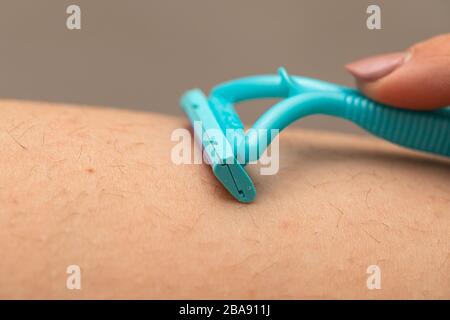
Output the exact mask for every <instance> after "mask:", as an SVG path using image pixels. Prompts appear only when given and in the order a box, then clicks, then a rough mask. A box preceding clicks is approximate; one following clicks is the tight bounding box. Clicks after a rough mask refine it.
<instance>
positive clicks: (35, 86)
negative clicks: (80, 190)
mask: <svg viewBox="0 0 450 320" xmlns="http://www.w3.org/2000/svg"><path fill="white" fill-rule="evenodd" d="M70 4H76V5H79V6H80V7H81V13H82V14H81V21H82V22H81V26H82V28H81V30H73V31H71V30H68V29H67V28H66V19H67V17H68V15H67V14H66V8H67V6H69V5H70ZM370 4H377V5H379V6H380V7H381V21H382V30H368V29H367V27H366V19H367V17H368V15H367V13H366V8H367V7H368V6H369V5H370ZM449 15H450V1H448V0H427V1H419V0H387V1H375V0H373V1H365V0H346V1H335V0H226V1H225V0H221V1H208V0H185V1H180V0H128V1H124V0H122V1H116V0H95V1H92V0H77V1H76V0H73V1H66V0H1V4H0V57H1V58H0V98H14V99H28V100H44V101H55V102H66V103H76V104H87V105H100V106H110V107H117V108H129V109H137V110H145V111H151V112H162V113H167V114H173V115H180V116H181V115H182V112H181V111H180V108H179V106H178V99H179V96H180V95H181V94H182V93H183V91H185V90H187V89H190V88H193V87H199V88H202V89H203V90H206V91H208V90H209V89H210V88H211V87H212V86H214V85H215V84H218V83H220V82H222V81H225V80H229V79H232V78H236V77H241V76H247V75H253V74H261V73H275V72H276V70H277V68H278V67H279V66H285V67H286V68H287V70H288V72H289V73H291V74H296V75H303V76H309V77H317V78H320V79H323V80H327V81H333V82H337V83H340V84H345V85H353V79H352V78H351V76H350V75H348V74H347V73H346V72H345V70H344V68H343V66H344V64H346V63H348V62H350V61H352V60H355V59H358V58H361V57H365V56H368V55H373V54H378V53H382V52H388V51H400V50H403V49H405V48H407V47H408V46H410V45H411V44H413V43H414V42H417V41H420V40H424V39H426V38H428V37H430V36H433V35H437V34H440V33H447V32H450V16H449ZM270 103H273V101H269V102H267V101H266V102H261V101H258V102H251V103H245V104H243V105H242V106H239V107H238V111H239V114H240V115H241V117H242V119H243V120H244V121H245V122H246V123H248V124H251V123H252V122H253V120H254V119H256V117H258V116H259V115H260V114H261V113H262V112H263V111H264V110H265V108H267V107H268V106H269V105H270ZM297 125H300V126H302V127H307V128H317V129H324V130H337V131H342V132H351V133H361V132H362V130H359V129H357V128H356V127H355V126H354V125H352V124H350V123H347V122H345V121H343V120H338V119H333V118H329V117H325V116H315V117H311V118H308V119H304V120H302V121H299V122H298V123H297Z"/></svg>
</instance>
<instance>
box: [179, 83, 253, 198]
mask: <svg viewBox="0 0 450 320" xmlns="http://www.w3.org/2000/svg"><path fill="white" fill-rule="evenodd" d="M180 103H181V107H182V108H183V110H184V112H185V113H186V114H187V116H188V118H189V120H190V122H191V124H192V126H193V128H194V136H195V140H196V141H197V142H198V143H199V145H201V146H202V150H203V151H204V152H203V154H204V159H205V160H206V162H207V163H208V164H209V165H210V166H211V168H212V170H213V173H214V175H215V176H216V178H217V179H218V180H219V181H220V182H221V183H222V185H223V186H224V187H225V188H226V189H227V190H228V192H230V193H231V194H232V195H233V196H234V197H235V198H236V199H237V200H239V201H240V202H251V201H253V200H254V198H255V196H256V189H255V186H254V184H253V182H252V180H251V178H250V176H249V175H248V174H247V172H246V171H245V169H244V167H243V166H242V164H241V163H239V161H238V160H237V157H236V154H235V152H234V150H233V147H232V145H231V144H230V142H229V141H228V139H227V137H226V135H225V133H224V132H223V130H222V128H221V127H220V125H219V121H218V119H217V118H216V115H215V113H214V111H213V110H212V108H211V107H210V105H209V101H208V99H207V98H206V96H205V95H204V94H203V92H202V91H201V90H199V89H194V90H190V91H188V92H186V93H185V94H184V95H183V96H182V98H181V102H180Z"/></svg>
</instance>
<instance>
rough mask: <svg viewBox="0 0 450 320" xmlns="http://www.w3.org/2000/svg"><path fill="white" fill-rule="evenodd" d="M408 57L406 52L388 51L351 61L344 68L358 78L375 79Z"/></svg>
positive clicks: (388, 72)
mask: <svg viewBox="0 0 450 320" xmlns="http://www.w3.org/2000/svg"><path fill="white" fill-rule="evenodd" d="M409 57H410V54H409V53H406V52H396V53H388V54H383V55H379V56H373V57H369V58H365V59H361V60H358V61H355V62H352V63H350V64H348V65H346V66H345V68H346V69H347V70H348V71H349V72H350V73H351V74H352V75H353V76H354V77H355V78H356V79H358V80H362V81H375V80H378V79H381V78H383V77H385V76H387V75H388V74H390V73H391V72H392V71H394V70H395V69H397V68H398V67H400V66H401V65H402V64H403V63H405V62H406V61H407V60H408V59H409Z"/></svg>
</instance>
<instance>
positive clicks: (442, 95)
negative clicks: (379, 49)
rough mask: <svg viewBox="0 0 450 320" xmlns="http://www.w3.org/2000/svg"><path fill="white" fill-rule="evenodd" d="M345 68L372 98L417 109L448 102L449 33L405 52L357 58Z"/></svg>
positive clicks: (449, 72)
mask: <svg viewBox="0 0 450 320" xmlns="http://www.w3.org/2000/svg"><path fill="white" fill-rule="evenodd" d="M346 69H347V70H348V71H349V72H350V73H351V74H352V75H353V76H354V77H355V79H356V82H357V85H358V87H359V89H360V90H361V91H362V92H363V93H364V94H365V95H367V96H368V97H370V98H372V99H374V100H376V101H379V102H382V103H386V104H389V105H392V106H396V107H401V108H408V109H418V110H430V109H436V108H440V107H445V106H449V105H450V34H446V35H441V36H437V37H434V38H431V39H429V40H427V41H424V42H421V43H418V44H416V45H414V46H412V47H411V48H409V49H408V50H407V51H405V52H398V53H391V54H385V55H380V56H375V57H370V58H366V59H362V60H358V61H356V62H353V63H350V64H348V65H347V66H346Z"/></svg>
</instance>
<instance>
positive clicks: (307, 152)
mask: <svg viewBox="0 0 450 320" xmlns="http://www.w3.org/2000/svg"><path fill="white" fill-rule="evenodd" d="M186 126H187V122H186V121H185V120H184V119H181V118H175V117H167V116H162V115H156V114H151V113H137V112H126V111H119V110H110V109H100V108H98V109H96V108H88V107H76V106H64V105H50V104H43V103H29V102H17V101H1V102H0V146H1V150H2V152H1V153H0V203H1V206H0V226H1V227H0V243H1V245H0V248H1V257H2V258H1V260H0V298H8V299H11V298H63V299H66V298H125V299H128V298H250V299H253V298H294V299H297V298H358V299H359V298H369V299H372V298H375V299H378V298H438V299H442V298H446V299H449V298H450V276H449V274H450V273H449V270H450V268H449V266H450V241H449V234H450V210H449V208H450V184H449V181H450V162H449V161H448V160H446V159H442V158H438V157H433V156H428V155H422V154H418V153H414V152H411V151H407V150H404V149H401V148H400V147H396V146H393V145H390V144H388V143H385V142H383V141H380V140H376V139H371V138H362V137H354V136H348V135H340V134H335V133H322V132H313V131H304V130H298V129H288V130H286V131H285V132H283V133H282V135H281V145H280V152H281V159H280V160H281V168H280V171H279V173H278V174H277V175H274V176H260V175H259V174H258V171H257V170H256V168H250V171H251V172H252V176H253V177H254V180H255V182H256V187H257V191H258V196H257V200H256V202H254V203H252V204H249V205H244V204H241V203H238V202H236V201H235V200H234V199H232V198H231V197H230V196H229V195H228V194H227V193H226V192H225V191H224V190H223V188H222V187H221V186H220V185H219V184H218V182H217V181H216V180H215V179H214V177H213V175H212V174H211V170H210V169H209V167H208V166H207V165H178V166H177V165H175V164H173V163H172V162H171V160H170V151H171V148H172V147H173V145H174V142H172V141H170V134H171V132H172V131H173V130H174V129H175V128H179V127H186ZM72 264H76V265H79V266H80V267H81V270H82V271H81V272H82V289H81V290H68V289H66V279H67V276H68V275H67V274H66V268H67V266H68V265H72ZM374 264H375V265H378V266H380V268H381V272H382V280H381V281H382V282H381V289H380V290H368V289H367V286H366V280H367V277H368V276H369V275H368V274H367V273H366V270H367V267H368V266H369V265H374Z"/></svg>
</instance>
